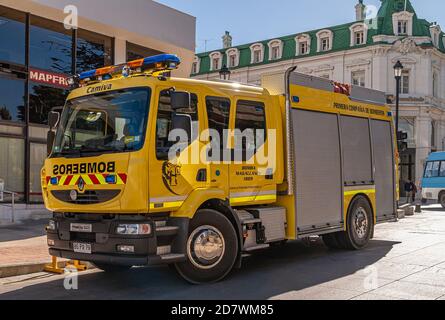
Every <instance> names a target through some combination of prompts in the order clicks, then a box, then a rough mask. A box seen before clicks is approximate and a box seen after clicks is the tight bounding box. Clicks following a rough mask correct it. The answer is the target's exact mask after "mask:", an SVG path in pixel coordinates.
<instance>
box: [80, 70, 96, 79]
mask: <svg viewBox="0 0 445 320" xmlns="http://www.w3.org/2000/svg"><path fill="white" fill-rule="evenodd" d="M95 75H96V69H94V70H89V71H85V72H82V73H81V74H80V75H79V79H80V80H85V79H91V78H92V77H94V76H95Z"/></svg>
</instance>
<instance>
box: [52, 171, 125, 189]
mask: <svg viewBox="0 0 445 320" xmlns="http://www.w3.org/2000/svg"><path fill="white" fill-rule="evenodd" d="M110 177H111V178H112V179H110ZM113 177H114V178H113ZM54 178H56V179H57V180H56V181H57V184H52V185H55V186H76V185H77V184H78V183H79V180H80V179H82V180H83V181H84V182H85V185H87V186H94V185H110V184H111V185H125V184H127V174H125V173H118V174H82V175H80V174H75V175H63V176H56V177H46V181H47V183H48V184H50V182H51V181H52V179H54ZM107 179H108V181H107Z"/></svg>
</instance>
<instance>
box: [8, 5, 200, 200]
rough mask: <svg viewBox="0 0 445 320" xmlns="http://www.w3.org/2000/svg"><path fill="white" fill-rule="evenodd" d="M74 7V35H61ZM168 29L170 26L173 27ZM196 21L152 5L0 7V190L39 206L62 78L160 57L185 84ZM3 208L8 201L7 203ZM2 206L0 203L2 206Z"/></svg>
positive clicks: (67, 32)
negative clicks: (173, 64) (170, 57)
mask: <svg viewBox="0 0 445 320" xmlns="http://www.w3.org/2000/svg"><path fill="white" fill-rule="evenodd" d="M68 5H71V6H72V5H74V6H75V7H76V10H77V13H78V28H77V29H66V28H65V25H64V23H63V22H64V21H65V19H66V17H67V12H66V6H68ZM172 21H174V23H171V22H172ZM195 25H196V19H195V18H194V17H192V16H189V15H187V14H184V13H181V12H179V11H177V10H174V9H171V8H169V7H166V6H164V5H161V4H159V3H157V2H155V1H151V0H132V1H131V5H128V4H125V3H124V2H122V1H119V0H94V1H87V0H69V1H65V0H33V1H30V0H13V1H10V0H0V183H2V182H3V183H4V187H5V189H6V190H8V191H12V192H15V193H17V194H18V197H19V202H22V203H41V202H42V195H41V187H40V170H41V167H42V164H43V161H44V159H45V158H46V134H47V130H48V129H47V118H48V112H49V111H50V110H51V109H52V108H54V107H59V106H63V105H64V100H65V98H66V96H67V94H68V89H69V88H68V85H67V82H66V78H67V77H68V76H69V75H72V74H77V73H80V72H82V71H85V70H90V69H95V68H100V67H103V66H107V65H112V64H118V63H124V62H125V61H128V60H133V59H137V58H141V57H146V56H150V55H154V54H159V53H163V52H166V53H167V52H168V53H175V54H178V55H179V56H180V57H181V59H182V61H183V64H184V65H185V67H184V68H182V69H180V70H178V71H175V73H174V75H176V76H183V77H188V76H189V68H190V65H191V64H192V61H193V57H194V50H195ZM4 201H5V202H8V201H10V198H9V197H8V196H6V195H5V198H4ZM0 204H1V203H0Z"/></svg>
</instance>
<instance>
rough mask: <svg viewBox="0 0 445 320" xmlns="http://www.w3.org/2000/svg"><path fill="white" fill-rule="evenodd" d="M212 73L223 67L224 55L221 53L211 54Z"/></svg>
mask: <svg viewBox="0 0 445 320" xmlns="http://www.w3.org/2000/svg"><path fill="white" fill-rule="evenodd" d="M209 57H210V71H217V70H219V69H221V67H222V54H221V52H219V51H216V52H212V53H211V54H210V56H209Z"/></svg>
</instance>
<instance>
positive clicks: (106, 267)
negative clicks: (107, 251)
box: [94, 263, 131, 273]
mask: <svg viewBox="0 0 445 320" xmlns="http://www.w3.org/2000/svg"><path fill="white" fill-rule="evenodd" d="M94 265H95V266H96V267H97V268H98V269H100V270H102V271H104V272H106V273H121V272H125V271H128V270H130V269H131V267H128V266H117V265H112V264H105V263H94Z"/></svg>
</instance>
